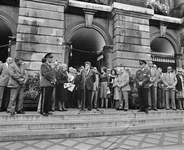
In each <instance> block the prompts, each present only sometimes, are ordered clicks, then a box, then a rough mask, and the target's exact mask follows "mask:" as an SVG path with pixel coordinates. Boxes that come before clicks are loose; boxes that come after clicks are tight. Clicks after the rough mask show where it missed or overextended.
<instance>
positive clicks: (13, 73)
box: [8, 58, 26, 116]
mask: <svg viewBox="0 0 184 150" xmlns="http://www.w3.org/2000/svg"><path fill="white" fill-rule="evenodd" d="M22 65H23V59H22V58H15V62H14V63H11V64H10V65H9V67H8V70H9V74H10V79H9V82H8V87H9V88H10V102H9V103H10V104H9V107H10V108H9V109H10V115H11V116H14V115H15V108H16V105H17V114H24V113H25V112H24V111H23V101H24V95H23V92H24V87H25V82H26V74H25V68H24V67H23V66H22ZM16 101H17V103H16Z"/></svg>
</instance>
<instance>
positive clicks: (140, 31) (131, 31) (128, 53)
mask: <svg viewBox="0 0 184 150" xmlns="http://www.w3.org/2000/svg"><path fill="white" fill-rule="evenodd" d="M113 14H114V17H113V19H114V24H113V26H114V36H113V63H114V67H117V66H119V65H120V64H122V65H123V66H125V67H126V68H130V70H131V71H132V72H135V71H136V70H137V68H138V67H139V60H140V59H143V60H146V61H150V60H151V54H150V52H151V51H150V28H149V18H147V17H146V16H145V15H141V14H139V16H138V15H132V14H133V13H132V14H131V13H128V12H127V13H126V12H123V11H121V10H117V9H116V10H114V11H113ZM128 14H131V15H128Z"/></svg>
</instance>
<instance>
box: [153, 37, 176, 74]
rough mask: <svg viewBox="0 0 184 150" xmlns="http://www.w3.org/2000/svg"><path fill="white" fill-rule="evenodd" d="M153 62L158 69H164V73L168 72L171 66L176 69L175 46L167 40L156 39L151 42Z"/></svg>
mask: <svg viewBox="0 0 184 150" xmlns="http://www.w3.org/2000/svg"><path fill="white" fill-rule="evenodd" d="M151 50H152V55H151V56H152V61H153V63H154V64H156V65H157V67H160V68H162V70H163V72H166V71H167V67H168V66H171V67H172V68H173V69H176V57H175V50H174V47H173V45H172V44H171V42H170V41H169V40H167V39H166V38H161V37H158V38H155V39H154V40H153V41H152V42H151Z"/></svg>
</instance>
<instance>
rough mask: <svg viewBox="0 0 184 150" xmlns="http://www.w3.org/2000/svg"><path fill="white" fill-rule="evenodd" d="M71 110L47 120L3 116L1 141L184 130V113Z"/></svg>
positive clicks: (30, 114)
mask: <svg viewBox="0 0 184 150" xmlns="http://www.w3.org/2000/svg"><path fill="white" fill-rule="evenodd" d="M102 112H103V114H102V113H101V112H99V111H96V110H92V111H90V112H80V113H79V111H78V110H77V109H71V110H69V111H67V112H55V113H54V115H51V116H48V117H45V116H42V115H39V114H38V113H36V112H26V114H24V115H17V114H16V115H15V116H13V117H11V116H10V115H9V114H7V113H5V112H4V113H0V141H19V140H39V139H53V138H73V137H89V136H107V135H123V134H135V133H147V132H162V131H173V130H183V129H184V111H183V110H177V111H174V110H159V111H149V113H148V114H145V113H144V112H137V110H130V111H127V112H124V111H116V110H113V109H106V110H102Z"/></svg>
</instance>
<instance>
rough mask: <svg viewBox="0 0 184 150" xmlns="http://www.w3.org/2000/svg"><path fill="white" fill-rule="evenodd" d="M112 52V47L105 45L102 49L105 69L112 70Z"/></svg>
mask: <svg viewBox="0 0 184 150" xmlns="http://www.w3.org/2000/svg"><path fill="white" fill-rule="evenodd" d="M112 52H113V46H112V45H105V46H104V47H103V53H104V56H105V66H106V67H107V68H110V69H112V68H113V65H112Z"/></svg>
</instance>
